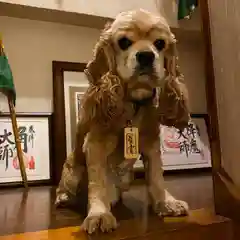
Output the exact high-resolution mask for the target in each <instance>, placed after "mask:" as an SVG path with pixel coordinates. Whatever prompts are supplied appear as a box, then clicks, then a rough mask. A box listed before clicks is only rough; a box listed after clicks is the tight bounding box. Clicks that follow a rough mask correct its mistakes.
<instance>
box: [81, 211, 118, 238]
mask: <svg viewBox="0 0 240 240" xmlns="http://www.w3.org/2000/svg"><path fill="white" fill-rule="evenodd" d="M82 227H83V229H84V230H85V231H86V232H88V233H89V234H92V233H94V232H95V231H96V230H97V229H99V228H100V229H101V231H102V232H110V231H112V230H114V229H116V228H117V220H116V218H115V217H114V216H113V214H112V213H111V212H109V211H108V212H100V213H94V214H89V215H88V216H87V217H86V218H85V220H84V222H83V225H82Z"/></svg>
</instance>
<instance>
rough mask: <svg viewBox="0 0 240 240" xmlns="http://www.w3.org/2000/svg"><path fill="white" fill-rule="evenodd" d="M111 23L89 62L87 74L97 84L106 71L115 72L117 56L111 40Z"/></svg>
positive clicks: (107, 25) (105, 29)
mask: <svg viewBox="0 0 240 240" xmlns="http://www.w3.org/2000/svg"><path fill="white" fill-rule="evenodd" d="M110 28H111V23H107V24H106V26H105V28H104V30H103V31H102V34H101V36H100V39H99V40H98V42H97V44H96V46H95V49H94V52H93V59H92V60H91V61H90V62H89V63H88V64H87V67H86V69H85V71H84V72H85V74H86V75H87V77H88V79H89V81H90V82H91V83H92V84H94V85H95V84H97V83H98V81H99V80H100V79H101V78H102V76H104V75H105V74H106V73H108V72H111V73H113V72H114V69H115V57H114V49H113V46H112V42H111V32H110V31H109V30H110Z"/></svg>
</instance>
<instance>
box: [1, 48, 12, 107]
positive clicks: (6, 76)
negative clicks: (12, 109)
mask: <svg viewBox="0 0 240 240" xmlns="http://www.w3.org/2000/svg"><path fill="white" fill-rule="evenodd" d="M0 48H1V46H0ZM0 54H1V55H0V91H1V92H3V93H4V94H6V95H7V96H10V97H11V98H12V100H13V103H14V105H15V103H16V91H15V86H14V81H13V75H12V70H11V67H10V65H9V62H8V58H7V56H6V55H5V54H4V52H3V48H1V49H0Z"/></svg>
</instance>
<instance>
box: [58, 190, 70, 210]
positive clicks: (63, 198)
mask: <svg viewBox="0 0 240 240" xmlns="http://www.w3.org/2000/svg"><path fill="white" fill-rule="evenodd" d="M69 201H70V198H69V196H68V195H67V194H66V193H60V194H57V197H56V200H55V205H56V207H64V206H66V205H68V203H69Z"/></svg>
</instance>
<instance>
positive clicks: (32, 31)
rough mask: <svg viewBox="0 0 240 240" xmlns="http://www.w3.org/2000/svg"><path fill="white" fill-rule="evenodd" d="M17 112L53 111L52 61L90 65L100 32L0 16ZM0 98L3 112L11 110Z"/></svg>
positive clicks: (0, 26)
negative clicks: (12, 77) (15, 92)
mask: <svg viewBox="0 0 240 240" xmlns="http://www.w3.org/2000/svg"><path fill="white" fill-rule="evenodd" d="M0 31H1V33H2V35H3V37H4V45H5V49H6V52H7V54H8V57H9V61H10V64H11V67H12V71H13V75H14V79H15V85H16V91H17V108H16V110H17V111H18V112H52V61H53V60H59V61H70V62H87V61H88V60H89V59H90V58H91V56H92V48H93V46H94V44H95V42H96V41H97V39H98V37H99V30H96V29H90V28H83V27H73V26H67V25H61V24H54V23H48V22H39V21H32V20H24V19H17V18H9V17H0ZM5 103H6V101H4V102H3V100H2V99H0V110H2V111H6V110H7V109H8V107H7V104H5Z"/></svg>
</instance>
